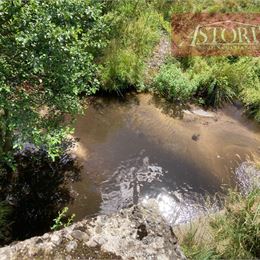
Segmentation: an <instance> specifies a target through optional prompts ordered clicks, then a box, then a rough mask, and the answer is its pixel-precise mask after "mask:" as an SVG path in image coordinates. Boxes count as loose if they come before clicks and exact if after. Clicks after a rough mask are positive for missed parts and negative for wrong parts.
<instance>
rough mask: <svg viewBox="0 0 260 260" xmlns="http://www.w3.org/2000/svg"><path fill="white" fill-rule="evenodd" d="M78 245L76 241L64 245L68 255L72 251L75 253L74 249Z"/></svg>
mask: <svg viewBox="0 0 260 260" xmlns="http://www.w3.org/2000/svg"><path fill="white" fill-rule="evenodd" d="M77 246H78V244H77V242H76V241H70V242H69V243H67V245H66V251H67V252H68V253H70V252H72V251H75V250H76V248H77Z"/></svg>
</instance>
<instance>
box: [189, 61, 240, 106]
mask: <svg viewBox="0 0 260 260" xmlns="http://www.w3.org/2000/svg"><path fill="white" fill-rule="evenodd" d="M188 73H189V74H190V77H191V78H192V81H193V84H194V85H195V86H196V89H197V91H196V94H195V97H196V98H197V99H200V100H202V103H203V104H204V105H206V106H207V107H209V106H211V107H221V106H222V105H223V104H224V103H231V102H233V100H234V99H235V98H236V97H237V92H238V91H237V89H238V86H237V82H236V76H237V75H236V74H234V68H233V67H232V64H230V63H228V62H227V60H223V59H222V58H221V59H205V60H204V59H201V58H200V59H197V60H194V64H193V66H192V67H191V68H190V69H189V72H188Z"/></svg>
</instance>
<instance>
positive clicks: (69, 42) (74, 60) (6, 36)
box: [0, 0, 106, 162]
mask: <svg viewBox="0 0 260 260" xmlns="http://www.w3.org/2000/svg"><path fill="white" fill-rule="evenodd" d="M92 2H93V3H92ZM0 14H1V16H0V23H1V28H0V49H1V53H0V110H1V117H0V127H1V133H0V156H1V157H0V159H1V161H2V162H3V161H4V160H5V162H10V158H11V157H12V150H13V149H14V148H19V149H21V148H22V146H23V144H24V143H26V142H31V143H34V144H35V145H37V146H41V145H45V147H46V149H47V150H48V151H49V154H50V155H51V156H52V157H53V158H54V157H55V156H57V155H58V152H59V151H58V148H59V145H60V143H61V141H62V140H63V139H64V137H65V136H66V135H67V134H68V133H69V132H70V128H69V127H66V126H65V125H64V117H63V115H64V114H65V113H69V114H71V115H73V114H77V113H79V112H80V111H81V104H80V98H79V94H80V93H82V92H84V93H86V94H93V93H95V92H96V91H97V88H98V83H99V82H98V80H97V77H96V74H97V65H96V64H95V62H94V59H95V56H96V55H97V53H98V50H99V49H100V48H101V47H102V46H103V45H104V43H105V40H104V37H105V35H106V23H105V22H104V19H103V16H102V10H101V7H100V4H98V3H94V1H86V0H72V1H59V0H56V1H55V0H52V1H51V4H49V3H48V1H47V2H46V1H40V0H30V1H22V0H17V1H1V3H0Z"/></svg>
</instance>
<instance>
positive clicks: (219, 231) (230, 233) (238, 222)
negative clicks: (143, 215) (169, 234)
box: [182, 189, 260, 260]
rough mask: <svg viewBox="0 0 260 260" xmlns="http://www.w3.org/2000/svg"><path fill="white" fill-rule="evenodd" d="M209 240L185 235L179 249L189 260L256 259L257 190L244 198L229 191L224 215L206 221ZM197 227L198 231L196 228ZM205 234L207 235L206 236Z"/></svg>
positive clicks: (259, 236) (259, 235) (259, 241)
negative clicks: (209, 230) (208, 223)
mask: <svg viewBox="0 0 260 260" xmlns="http://www.w3.org/2000/svg"><path fill="white" fill-rule="evenodd" d="M210 227H211V232H210V233H211V234H212V240H209V241H208V239H207V238H199V239H198V238H197V237H196V232H198V229H195V230H190V231H189V232H187V233H186V235H185V237H184V239H183V242H182V247H183V249H184V252H185V254H186V256H187V257H188V258H190V259H201V260H202V259H203V260H204V259H256V258H259V257H260V247H259V245H260V190H259V189H255V190H253V191H251V192H250V193H249V194H248V195H247V196H246V197H244V196H242V195H241V194H240V193H239V192H237V191H230V193H229V195H228V196H227V197H226V198H225V205H224V213H223V214H219V215H216V216H214V217H212V219H211V220H210ZM198 228H202V227H199V226H198ZM207 235H208V234H207Z"/></svg>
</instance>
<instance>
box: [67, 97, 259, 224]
mask: <svg viewBox="0 0 260 260" xmlns="http://www.w3.org/2000/svg"><path fill="white" fill-rule="evenodd" d="M183 109H187V111H185V113H184V112H183ZM192 109H193V107H192V106H191V109H190V110H189V108H187V107H183V106H181V105H179V106H176V105H175V104H174V105H173V104H172V103H169V102H168V101H166V100H164V99H162V98H160V97H158V96H153V95H150V94H136V93H131V94H129V95H126V96H125V97H124V98H118V97H114V96H112V97H102V96H101V97H97V98H95V99H94V100H92V101H91V102H90V104H89V107H88V109H87V111H86V113H85V115H84V116H80V117H78V118H77V122H76V125H75V129H76V131H75V137H78V138H79V139H80V142H79V143H80V148H81V151H84V153H81V154H82V155H84V156H81V160H82V163H83V171H82V181H81V182H78V183H75V184H73V189H74V190H75V193H77V195H76V199H75V201H74V202H73V203H72V204H70V210H71V212H72V213H76V219H77V220H80V219H82V218H84V217H86V216H89V215H94V214H99V213H102V214H110V213H112V212H115V211H117V210H118V209H120V208H124V207H128V206H129V205H132V204H135V203H137V202H140V201H143V200H145V201H147V200H148V201H150V199H151V200H156V201H157V202H158V203H159V205H160V207H161V210H162V212H163V215H165V216H166V218H167V219H168V220H169V222H170V223H180V222H183V221H185V220H187V219H189V218H191V216H188V215H187V213H189V214H190V215H196V214H197V213H196V212H197V209H199V211H200V209H203V210H204V205H203V201H204V200H205V198H206V197H207V196H208V195H214V194H215V193H216V192H220V191H222V188H221V187H222V185H223V184H227V185H229V186H235V185H236V184H237V180H236V179H234V178H233V175H234V171H235V169H236V168H237V167H238V166H239V165H240V164H241V162H243V161H245V160H246V158H247V156H248V155H249V154H250V153H251V152H255V151H256V150H257V147H258V146H259V144H260V137H259V135H258V133H257V132H251V131H249V129H247V128H246V127H245V126H244V125H243V124H240V123H239V121H238V120H232V118H231V116H235V117H236V118H238V119H240V117H241V114H236V115H234V110H231V112H230V115H226V114H225V110H220V111H217V112H214V117H205V116H203V115H196V114H195V113H192V112H190V111H192ZM180 118H183V120H179V119H180ZM78 152H79V151H78ZM176 211H179V212H180V214H179V216H177V217H173V216H174V215H175V212H176ZM176 218H178V219H177V220H176Z"/></svg>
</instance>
